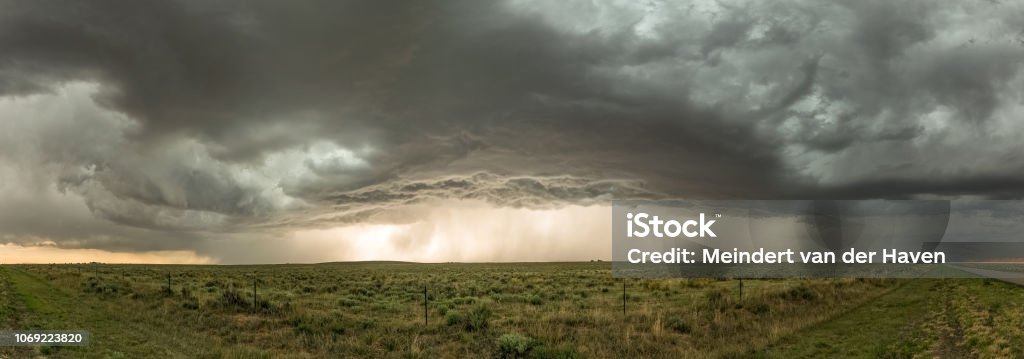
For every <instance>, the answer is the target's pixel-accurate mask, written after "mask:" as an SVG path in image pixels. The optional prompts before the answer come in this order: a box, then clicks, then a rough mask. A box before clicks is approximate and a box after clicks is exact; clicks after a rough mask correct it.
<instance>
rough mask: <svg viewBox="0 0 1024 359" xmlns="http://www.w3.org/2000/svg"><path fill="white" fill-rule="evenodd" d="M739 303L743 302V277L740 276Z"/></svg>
mask: <svg viewBox="0 0 1024 359" xmlns="http://www.w3.org/2000/svg"><path fill="white" fill-rule="evenodd" d="M740 303H743V278H740Z"/></svg>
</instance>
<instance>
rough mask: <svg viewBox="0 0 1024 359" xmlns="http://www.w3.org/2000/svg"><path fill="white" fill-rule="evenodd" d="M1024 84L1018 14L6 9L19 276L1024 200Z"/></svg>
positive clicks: (412, 5) (1, 193) (292, 5)
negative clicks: (698, 217)
mask: <svg viewBox="0 0 1024 359" xmlns="http://www.w3.org/2000/svg"><path fill="white" fill-rule="evenodd" d="M1021 64H1024V5H1022V4H1020V3H1019V2H1013V1H956V2H945V3H942V4H941V6H940V4H938V3H936V2H933V1H835V2H833V1H809V0H803V1H789V0H781V1H767V2H766V1H749V2H743V1H728V0H722V1H694V2H676V1H671V2H661V1H646V2H644V1H604V2H600V1H589V0H587V1H573V0H564V1H546V0H535V1H531V0H515V1H477V0H466V1H429V2H386V1H360V2H353V1H336V0H331V1H300V2H288V1H260V0H244V1H232V0H225V1H199V0H195V1H161V0H154V1H134V0H94V1H72V2H68V1H49V0H34V1H0V249H2V251H0V262H12V261H14V262H17V261H37V260H35V259H32V260H30V258H44V259H48V258H52V261H54V262H64V261H78V260H84V259H90V258H92V259H98V260H104V261H155V262H159V261H170V262H212V263H253V262H317V261H331V260H364V259H396V260H420V261H491V260H501V261H509V260H559V259H565V260H586V259H591V258H604V259H608V258H610V253H611V246H610V238H611V236H610V228H611V225H610V223H608V221H609V219H610V216H611V211H610V209H609V206H608V204H609V201H610V200H611V199H616V198H714V199H730V198H735V199H750V198H758V199H776V198H778V199H782V198H844V199H853V198H959V197H972V198H1020V197H1021V196H1022V195H1024V158H1022V157H1021V156H1022V154H1024V151H1022V150H1024V148H1022V146H1024V145H1022V144H1024V140H1022V139H1024V121H1022V119H1024V74H1022V72H1021V71H1019V70H1020V67H1021ZM33 256H34V257H33ZM42 261H47V260H42Z"/></svg>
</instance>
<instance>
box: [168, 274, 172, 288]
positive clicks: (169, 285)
mask: <svg viewBox="0 0 1024 359" xmlns="http://www.w3.org/2000/svg"><path fill="white" fill-rule="evenodd" d="M167 293H172V292H171V272H167Z"/></svg>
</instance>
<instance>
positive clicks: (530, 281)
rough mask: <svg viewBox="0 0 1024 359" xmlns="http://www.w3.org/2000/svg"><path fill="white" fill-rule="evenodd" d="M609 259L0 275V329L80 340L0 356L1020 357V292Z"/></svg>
mask: <svg viewBox="0 0 1024 359" xmlns="http://www.w3.org/2000/svg"><path fill="white" fill-rule="evenodd" d="M610 267H611V266H610V264H608V263H510V264H411V263H384V262H375V263H336V264H317V265H264V266H154V265H106V264H81V265H17V266H2V267H0V328H6V329H84V330H88V331H90V332H91V334H92V339H91V342H90V344H89V345H88V346H85V347H6V348H0V357H4V358H6V357H10V358H22V357H49V358H77V357H90V358H141V357H181V358H276V357H297V358H320V357H396V358H436V357H465V358H468V357H473V358H476V357H485V358H486V357H494V358H501V357H508V358H591V357H596V358H605V357H655V358H679V357H695V358H705V357H706V358H718V357H725V358H739V357H762V358H775V357H778V358H790V357H836V356H853V357H887V358H911V357H928V358H931V357H949V358H962V357H984V358H987V357H1024V329H1022V328H1024V289H1022V288H1019V287H1016V286H1013V285H1010V284H1006V283H1002V282H998V281H993V280H984V279H955V280H954V279H949V280H924V279H919V280H892V279H815V280H810V279H806V280H804V279H801V280H743V281H739V280H735V279H661V280H653V279H651V280H642V279H628V280H623V279H617V278H614V277H612V275H611V268H610ZM168 282H169V283H170V286H169V287H168ZM254 284H255V301H254V300H253V287H254ZM624 285H625V312H623V286H624ZM424 293H426V294H424ZM424 295H426V308H424ZM425 310H426V318H425V315H424V314H425V313H424V311H425Z"/></svg>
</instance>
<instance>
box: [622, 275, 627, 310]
mask: <svg viewBox="0 0 1024 359" xmlns="http://www.w3.org/2000/svg"><path fill="white" fill-rule="evenodd" d="M622 315H626V278H622Z"/></svg>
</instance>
